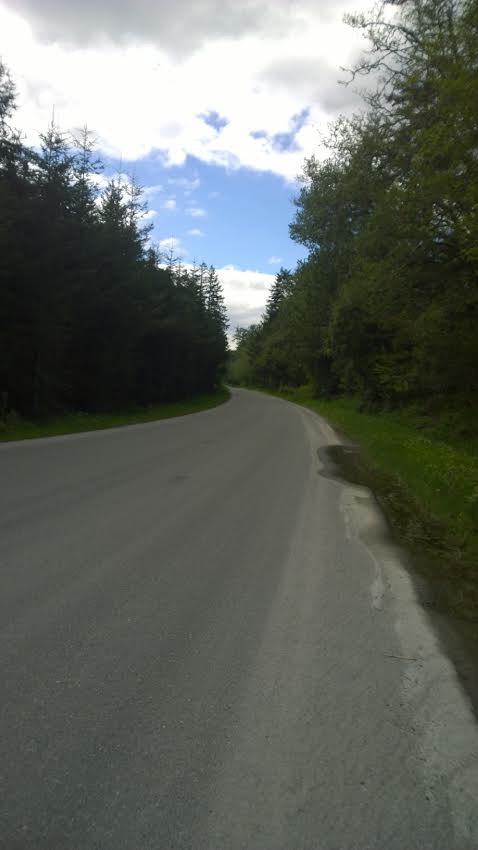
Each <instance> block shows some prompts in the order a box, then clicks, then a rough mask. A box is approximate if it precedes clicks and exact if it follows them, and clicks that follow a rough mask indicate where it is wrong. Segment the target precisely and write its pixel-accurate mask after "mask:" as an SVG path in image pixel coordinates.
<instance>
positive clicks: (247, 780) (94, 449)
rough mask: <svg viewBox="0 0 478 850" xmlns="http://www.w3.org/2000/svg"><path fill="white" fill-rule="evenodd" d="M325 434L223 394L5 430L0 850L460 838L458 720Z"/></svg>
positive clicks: (474, 767) (463, 783) (474, 764)
mask: <svg viewBox="0 0 478 850" xmlns="http://www.w3.org/2000/svg"><path fill="white" fill-rule="evenodd" d="M335 440H336V437H335V436H334V434H333V432H332V431H331V430H330V429H329V428H328V427H327V426H326V425H324V424H323V423H321V422H320V421H319V419H318V418H317V417H315V416H314V415H313V414H312V413H310V412H307V411H304V410H301V409H300V408H297V407H294V406H292V405H289V404H287V403H285V402H282V401H280V400H277V399H273V398H268V397H266V396H262V395H259V394H255V393H249V392H246V391H235V392H234V394H233V398H232V400H231V401H230V402H228V403H226V404H225V405H223V406H221V407H219V408H217V409H215V410H211V411H206V412H204V413H200V414H196V415H193V416H189V417H185V418H180V419H175V420H167V421H163V422H160V423H150V424H147V425H140V426H134V427H128V428H121V429H117V430H113V431H103V432H96V433H91V434H82V435H74V436H69V437H60V438H51V439H46V440H38V441H28V442H24V443H16V444H7V445H3V446H1V447H0V481H1V484H0V567H1V600H0V617H1V631H0V655H1V665H0V668H1V669H0V672H1V689H2V690H1V723H2V727H1V736H2V737H1V754H0V773H1V777H2V787H1V789H0V813H1V825H0V846H1V847H2V850H3V848H7V849H8V850H16V848H22V850H23V848H35V850H90V848H91V849H92V848H98V850H123V848H124V849H125V850H239V849H241V850H242V848H244V850H369V848H376V850H414V848H417V850H418V849H419V850H455V848H459V849H460V850H465V848H466V850H476V848H477V847H478V802H477V801H478V738H477V731H476V725H475V723H474V719H473V714H472V712H471V710H470V707H469V705H468V703H467V701H466V698H465V696H464V695H463V693H462V691H461V689H460V686H459V684H458V681H457V678H456V676H455V673H454V670H453V668H452V666H451V664H450V662H449V661H448V659H447V658H446V656H445V655H444V654H443V652H442V649H441V646H440V643H439V641H438V639H437V637H436V636H435V635H434V633H433V631H432V630H431V628H430V626H429V624H428V622H427V619H426V615H425V614H424V613H423V611H422V610H421V609H420V606H419V605H418V604H417V602H416V600H415V595H414V592H413V588H412V585H411V582H410V580H409V578H408V575H407V573H406V571H405V570H404V569H403V568H402V566H401V563H400V555H399V553H398V552H396V551H395V550H394V548H393V546H392V545H391V544H390V543H389V541H388V538H387V535H386V531H385V529H384V527H383V523H382V520H381V517H380V514H379V512H378V510H377V508H376V506H375V503H374V500H373V498H372V497H371V495H370V493H369V492H368V491H366V490H363V489H361V488H358V487H353V486H351V485H347V484H345V483H342V482H339V481H335V480H331V479H330V478H327V477H324V475H323V474H321V465H320V462H319V459H318V456H317V449H318V448H320V447H321V446H323V445H326V444H328V443H330V442H334V441H335ZM322 472H323V470H322Z"/></svg>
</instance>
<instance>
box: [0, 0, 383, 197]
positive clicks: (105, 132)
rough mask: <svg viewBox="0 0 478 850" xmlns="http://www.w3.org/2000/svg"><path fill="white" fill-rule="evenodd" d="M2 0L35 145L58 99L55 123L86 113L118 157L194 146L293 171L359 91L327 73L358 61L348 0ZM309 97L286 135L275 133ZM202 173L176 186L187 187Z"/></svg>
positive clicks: (197, 151)
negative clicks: (287, 140)
mask: <svg viewBox="0 0 478 850" xmlns="http://www.w3.org/2000/svg"><path fill="white" fill-rule="evenodd" d="M6 2H7V0H3V6H2V5H1V4H2V0H0V32H1V33H2V57H3V60H4V61H5V62H6V63H7V65H9V66H10V68H11V70H12V73H13V75H14V78H15V80H16V82H17V85H18V89H19V101H20V104H21V109H20V111H19V114H18V123H19V125H20V126H21V127H22V129H23V130H24V131H25V133H26V135H27V139H28V140H29V141H31V142H35V141H36V140H37V138H38V132H39V130H41V129H43V128H45V127H46V126H47V124H48V122H49V120H50V119H51V110H52V107H53V106H55V115H56V118H57V120H58V122H59V123H60V125H61V126H62V128H64V129H65V130H68V129H70V128H73V127H78V126H81V125H82V124H84V122H85V120H87V121H88V125H89V126H90V127H91V128H92V129H93V131H94V133H95V135H96V136H97V138H98V140H99V145H100V147H101V149H102V150H103V152H104V153H106V154H107V155H110V156H112V157H116V158H118V159H121V158H124V159H127V160H135V159H138V158H140V157H142V156H146V155H148V154H150V153H151V152H152V151H156V152H157V154H158V156H159V157H160V158H161V160H162V161H163V162H164V163H165V165H167V166H168V165H176V166H181V165H183V164H184V162H185V160H186V157H187V156H192V157H195V158H197V159H199V160H202V161H203V162H206V163H211V164H215V165H222V166H224V167H226V168H230V169H236V168H238V167H240V166H243V167H247V168H252V169H255V170H260V171H271V172H274V173H276V174H280V175H282V176H283V177H285V178H287V179H294V178H295V176H296V175H297V173H298V172H299V171H300V169H301V165H302V162H303V159H304V156H306V155H310V154H311V153H312V152H313V151H315V150H317V147H318V142H319V132H320V131H323V130H325V128H326V126H327V124H328V123H329V121H330V120H331V119H333V117H334V116H335V115H337V113H338V111H340V110H342V109H344V108H347V109H348V108H350V105H351V103H349V101H351V100H353V98H352V99H351V98H350V90H348V89H343V88H341V87H339V86H337V85H336V83H335V80H336V79H337V78H338V77H340V76H341V73H340V71H339V66H340V65H349V64H350V63H351V62H353V58H354V56H355V55H356V52H357V49H358V46H359V45H360V46H361V45H362V40H361V39H360V37H359V35H358V34H357V33H355V32H354V31H352V30H350V28H348V27H346V26H345V25H343V24H342V23H341V17H342V13H343V11H344V9H345V8H346V7H347V6H349V5H353V6H354V7H355V5H356V3H353V2H352V0H341V2H340V3H339V4H336V5H332V3H331V2H330V0H329V2H328V3H326V4H323V3H320V4H318V3H317V2H316V0H295V2H293V3H288V4H287V11H286V10H285V4H284V5H282V4H281V3H277V4H276V3H274V4H265V3H263V2H262V0H242V2H239V0H204V2H201V3H198V4H196V3H191V2H190V0H188V2H187V3H186V0H179V2H178V1H177V2H176V3H175V4H166V3H164V2H156V3H150V2H149V0H140V2H138V3H135V4H128V3H121V4H118V3H113V0H110V2H108V0H104V2H102V3H100V4H98V3H97V0H83V2H82V3H81V4H79V3H65V2H64V0H15V2H13V0H8V8H7V7H6V6H5V3H6ZM361 4H365V0H357V5H359V6H360V5H361ZM185 5H187V9H188V23H187V26H185V25H184V17H183V16H184V7H185ZM366 5H367V6H368V5H369V3H368V2H367V4H366ZM11 9H14V10H15V11H14V12H12V11H10V10H11ZM21 13H22V14H23V15H24V16H25V17H21V16H20V14H21ZM27 16H28V17H27ZM28 21H30V22H31V23H32V24H33V25H34V29H32V28H31V26H30V24H29V23H28ZM48 37H51V38H54V39H56V40H48ZM188 39H189V40H190V39H194V40H195V44H194V47H195V49H194V50H190V49H189V48H191V46H192V44H191V43H190V42H188ZM72 41H74V43H73V44H72V43H71V42H72ZM188 44H189V47H188ZM177 49H181V50H182V51H183V52H182V53H181V55H179V54H178V53H177ZM318 57H320V58H318ZM152 103H157V104H158V108H157V109H152V108H151V104H152ZM306 108H310V109H309V114H308V117H307V121H306V123H305V124H304V126H302V127H301V129H300V130H298V132H297V133H296V136H295V139H294V144H293V145H290V146H288V147H285V148H284V147H281V146H280V145H278V144H277V143H275V142H274V139H275V138H277V135H278V134H284V133H287V132H290V131H291V127H292V123H291V121H292V118H293V116H295V115H297V114H299V113H301V112H302V111H303V110H304V109H306ZM212 112H217V113H218V114H219V115H220V116H221V117H223V118H224V119H225V120H227V122H228V123H227V125H226V126H224V127H222V128H221V129H220V130H219V131H218V130H217V129H216V128H215V127H213V126H210V125H209V124H208V123H207V121H206V120H205V119H204V116H207V115H210V114H211V113H212ZM201 116H202V117H201ZM257 131H263V133H264V135H262V136H257V135H255V134H256V133H257ZM251 133H254V135H251ZM196 179H197V178H195V177H192V178H189V183H188V185H184V186H183V187H182V188H183V191H184V192H192V191H193V189H194V188H195V183H196Z"/></svg>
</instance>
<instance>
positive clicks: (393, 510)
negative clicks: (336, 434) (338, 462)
mask: <svg viewBox="0 0 478 850" xmlns="http://www.w3.org/2000/svg"><path fill="white" fill-rule="evenodd" d="M274 394H276V395H278V396H280V397H281V398H284V399H287V400H288V401H293V402H295V403H298V404H301V405H303V406H305V407H308V408H311V409H312V410H314V411H315V412H316V413H319V414H320V415H321V416H323V417H324V418H325V419H327V420H328V421H329V422H330V423H331V424H332V425H334V426H335V427H336V428H338V429H339V431H341V432H343V433H344V434H345V435H346V436H347V437H349V438H350V439H351V440H352V441H353V442H354V443H356V444H358V446H359V448H360V455H359V457H358V459H357V464H356V471H357V470H358V475H359V478H360V479H361V481H362V483H365V484H367V485H368V486H370V487H371V489H372V490H373V491H374V492H375V494H376V496H377V498H378V500H379V501H380V503H381V504H382V506H383V508H384V509H385V512H386V514H387V516H388V518H389V520H390V522H391V525H392V529H394V530H395V531H396V532H397V536H398V537H399V538H400V539H401V540H402V541H403V540H405V542H406V543H407V545H408V546H409V547H410V548H411V550H412V553H413V554H415V556H418V557H416V558H415V561H416V562H418V564H419V571H421V572H423V573H425V574H426V577H427V578H432V579H433V580H434V581H436V580H438V581H441V582H442V586H441V589H440V592H439V596H440V597H441V600H440V603H439V604H438V607H442V608H443V607H445V608H447V609H448V610H449V611H451V612H452V613H455V614H457V615H458V616H464V617H466V618H467V619H473V620H476V619H478V441H477V440H476V439H471V438H469V439H464V438H462V437H460V436H459V434H458V433H457V436H456V437H454V434H453V427H452V426H451V427H450V417H449V415H442V416H440V415H434V416H428V417H427V416H426V415H425V414H423V412H418V411H417V410H414V409H411V408H410V409H408V410H402V411H397V412H379V413H363V412H361V411H360V410H359V402H358V401H357V400H356V399H352V398H339V399H333V400H322V399H314V398H312V397H311V394H310V390H308V389H307V388H299V389H296V390H290V391H283V392H279V393H274ZM445 436H446V439H445Z"/></svg>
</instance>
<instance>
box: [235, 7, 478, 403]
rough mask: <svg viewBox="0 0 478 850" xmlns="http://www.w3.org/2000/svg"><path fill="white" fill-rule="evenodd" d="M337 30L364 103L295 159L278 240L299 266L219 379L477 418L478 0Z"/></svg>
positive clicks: (352, 20) (389, 10)
mask: <svg viewBox="0 0 478 850" xmlns="http://www.w3.org/2000/svg"><path fill="white" fill-rule="evenodd" d="M348 23H349V24H350V25H351V26H352V27H355V28H356V29H358V30H359V31H361V32H362V33H363V34H364V36H365V37H366V39H367V45H368V47H367V50H366V51H365V53H364V55H363V56H362V58H361V59H360V61H359V63H358V64H357V65H356V66H355V67H354V68H353V69H352V71H351V72H350V74H349V75H348V84H349V85H353V86H356V87H358V88H359V90H360V92H361V95H362V98H363V108H362V109H361V110H360V111H359V112H358V113H357V114H355V115H353V116H352V117H351V118H348V119H340V120H339V121H338V122H337V123H336V124H335V125H334V126H333V127H331V128H330V133H329V135H328V136H327V138H326V139H324V140H323V141H324V143H325V145H326V148H327V155H326V157H325V158H322V157H321V158H320V159H319V158H316V157H311V158H310V159H307V160H306V162H305V164H304V169H303V175H302V182H301V187H300V191H299V193H298V196H297V198H296V200H295V215H294V218H293V221H292V223H291V225H290V234H291V237H292V239H294V240H296V241H297V242H298V243H300V244H301V245H304V246H305V247H306V248H307V251H308V255H307V258H306V259H305V260H304V261H302V262H299V264H298V265H297V268H295V269H294V270H287V269H281V270H280V272H279V274H278V275H277V277H276V280H275V283H274V285H273V288H272V291H271V293H270V296H269V301H268V303H267V307H266V310H265V313H264V315H263V317H262V320H261V322H260V323H259V324H256V325H253V326H252V327H249V328H239V329H238V330H237V333H236V345H237V348H236V352H235V355H234V360H233V362H232V366H231V377H232V380H233V381H234V382H236V383H238V384H244V385H248V386H258V387H265V388H281V387H297V386H299V385H303V384H309V385H310V386H311V387H312V391H313V393H314V394H315V395H316V396H322V397H333V396H335V395H340V394H348V395H353V396H355V397H356V398H358V399H360V403H361V404H362V408H363V409H365V410H366V409H369V410H373V409H377V410H378V409H396V408H400V407H403V406H406V405H413V404H421V405H425V406H426V405H429V406H432V407H434V408H436V409H437V410H439V409H443V408H454V407H455V408H456V409H459V408H461V409H464V408H467V409H470V407H473V408H474V409H475V410H476V407H477V398H478V393H477V390H478V323H477V319H478V2H477V0H463V2H462V1H461V0H385V2H382V3H380V4H379V5H378V6H377V7H376V8H375V11H374V13H373V14H371V15H370V16H368V15H351V16H349V17H348ZM343 76H344V78H345V77H346V76H347V75H346V74H345V73H344V75H343Z"/></svg>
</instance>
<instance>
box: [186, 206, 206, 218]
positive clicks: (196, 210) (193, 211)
mask: <svg viewBox="0 0 478 850" xmlns="http://www.w3.org/2000/svg"><path fill="white" fill-rule="evenodd" d="M186 212H187V214H188V215H190V216H192V217H193V218H205V217H206V215H207V213H206V210H203V209H202V207H188V209H187V210H186Z"/></svg>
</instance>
